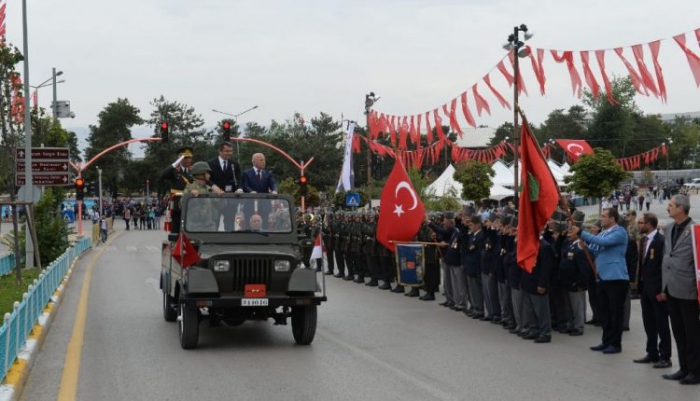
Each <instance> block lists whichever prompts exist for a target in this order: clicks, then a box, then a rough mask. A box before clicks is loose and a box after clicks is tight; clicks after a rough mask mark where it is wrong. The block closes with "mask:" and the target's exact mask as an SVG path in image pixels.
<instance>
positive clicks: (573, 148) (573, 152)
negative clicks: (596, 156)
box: [557, 139, 593, 163]
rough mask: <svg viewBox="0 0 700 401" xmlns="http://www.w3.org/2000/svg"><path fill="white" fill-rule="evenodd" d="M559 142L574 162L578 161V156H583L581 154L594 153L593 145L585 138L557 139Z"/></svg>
mask: <svg viewBox="0 0 700 401" xmlns="http://www.w3.org/2000/svg"><path fill="white" fill-rule="evenodd" d="M557 143H558V144H559V146H561V148H562V149H564V151H565V152H566V154H567V155H568V156H569V157H570V158H571V160H573V161H574V163H575V162H577V161H578V158H579V157H581V155H592V154H593V149H592V148H591V145H589V144H588V142H586V141H584V140H575V139H557Z"/></svg>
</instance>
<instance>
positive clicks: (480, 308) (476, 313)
mask: <svg viewBox="0 0 700 401" xmlns="http://www.w3.org/2000/svg"><path fill="white" fill-rule="evenodd" d="M469 231H470V234H469V236H468V237H467V243H466V247H467V248H466V251H465V255H464V256H465V258H466V260H464V261H463V262H462V266H463V268H464V269H465V270H466V273H467V285H468V286H469V296H470V297H471V302H472V305H473V313H471V314H469V315H470V316H469V317H471V318H473V319H480V320H486V314H485V311H484V291H483V287H482V283H481V280H482V279H481V250H482V249H483V248H484V243H485V235H484V230H483V226H482V224H481V217H479V215H474V216H472V217H471V218H470V220H469Z"/></svg>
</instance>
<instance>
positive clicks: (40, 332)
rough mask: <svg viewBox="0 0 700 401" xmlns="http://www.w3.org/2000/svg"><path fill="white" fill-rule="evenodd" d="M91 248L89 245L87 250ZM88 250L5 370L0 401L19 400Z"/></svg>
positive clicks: (67, 274)
mask: <svg viewBox="0 0 700 401" xmlns="http://www.w3.org/2000/svg"><path fill="white" fill-rule="evenodd" d="M92 249H93V248H92V247H90V248H89V250H88V251H91V250H92ZM88 251H86V252H83V253H82V254H80V255H79V256H78V257H77V258H75V260H74V261H73V263H72V264H71V266H70V268H69V269H68V272H66V275H65V277H63V280H62V281H61V284H60V285H59V286H58V288H57V289H56V291H55V292H54V293H53V295H51V301H49V303H48V304H47V305H46V307H44V311H43V312H42V313H41V315H40V316H39V319H38V321H37V323H36V324H34V327H33V328H32V332H31V333H29V337H28V338H27V342H26V343H24V345H23V346H22V348H21V349H20V351H19V354H18V355H17V359H15V361H14V362H13V363H12V366H11V367H10V369H9V370H8V372H7V376H6V377H5V380H4V381H3V382H2V383H1V384H0V401H16V400H19V396H20V395H21V394H22V390H23V389H24V384H25V383H26V382H27V378H28V377H29V371H30V370H31V369H32V365H33V364H34V361H36V357H37V355H38V354H39V350H41V347H42V345H43V344H44V340H45V339H46V335H47V333H48V331H49V328H50V327H51V323H52V322H53V319H54V317H55V316H56V311H57V310H58V306H59V305H60V303H61V300H62V299H63V294H64V293H65V290H66V287H67V286H68V284H69V283H70V278H71V276H72V273H73V269H74V268H75V266H76V264H77V263H78V261H80V260H81V259H82V258H83V256H84V255H86V254H87V253H88Z"/></svg>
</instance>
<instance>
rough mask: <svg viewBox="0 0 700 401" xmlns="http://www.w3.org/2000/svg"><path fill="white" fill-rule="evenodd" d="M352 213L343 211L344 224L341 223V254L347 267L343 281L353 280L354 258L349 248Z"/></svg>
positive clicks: (353, 213)
mask: <svg viewBox="0 0 700 401" xmlns="http://www.w3.org/2000/svg"><path fill="white" fill-rule="evenodd" d="M354 215H355V212H348V213H345V224H344V225H343V230H342V233H341V237H342V241H343V255H344V256H345V268H346V269H347V273H345V278H343V280H345V281H352V280H355V258H354V255H353V253H352V252H351V250H350V243H351V232H352V229H353V219H354Z"/></svg>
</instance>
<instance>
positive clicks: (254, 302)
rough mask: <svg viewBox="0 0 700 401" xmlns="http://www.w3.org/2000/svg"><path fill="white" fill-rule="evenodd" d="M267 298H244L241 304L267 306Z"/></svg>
mask: <svg viewBox="0 0 700 401" xmlns="http://www.w3.org/2000/svg"><path fill="white" fill-rule="evenodd" d="M267 302H268V299H267V298H243V299H241V306H267Z"/></svg>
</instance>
